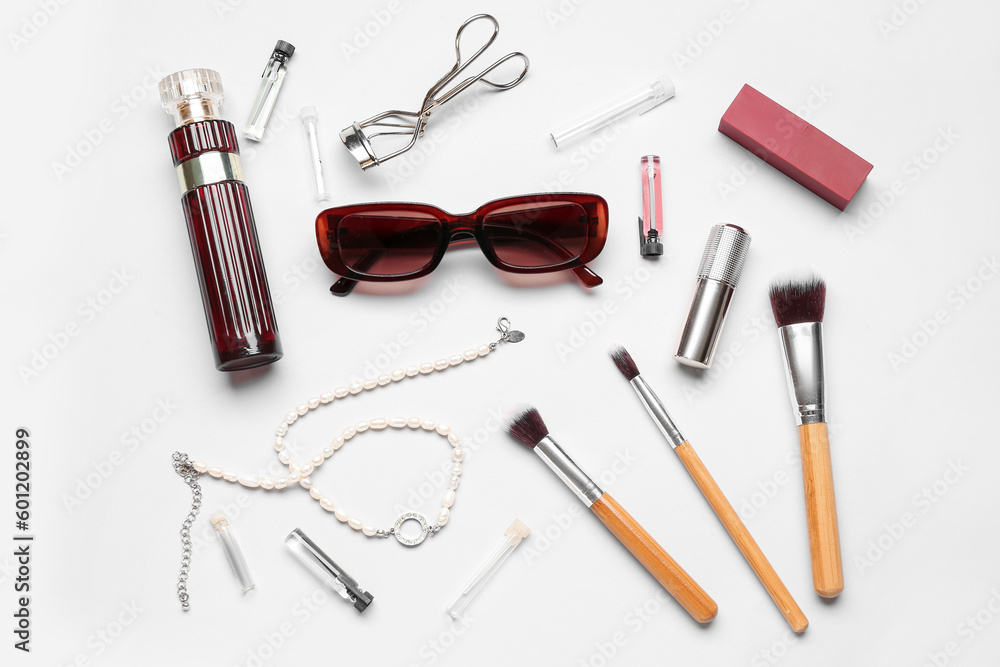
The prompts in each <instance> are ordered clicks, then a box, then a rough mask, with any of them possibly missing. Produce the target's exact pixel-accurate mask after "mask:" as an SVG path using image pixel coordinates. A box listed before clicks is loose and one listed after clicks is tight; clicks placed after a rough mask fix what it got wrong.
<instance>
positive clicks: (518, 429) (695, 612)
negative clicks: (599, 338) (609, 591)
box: [507, 408, 719, 623]
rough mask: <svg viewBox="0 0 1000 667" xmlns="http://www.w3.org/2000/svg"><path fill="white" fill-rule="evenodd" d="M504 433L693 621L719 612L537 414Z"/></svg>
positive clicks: (522, 417) (520, 418)
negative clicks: (530, 452)
mask: <svg viewBox="0 0 1000 667" xmlns="http://www.w3.org/2000/svg"><path fill="white" fill-rule="evenodd" d="M507 432H508V433H510V435H511V437H513V438H514V439H515V440H519V441H521V442H522V443H524V444H525V445H527V446H528V447H529V448H531V449H532V450H533V451H534V452H535V453H536V454H538V457H539V458H540V459H542V460H543V461H545V463H546V465H548V466H549V467H550V468H552V471H553V472H554V473H555V474H556V475H558V476H559V479H561V480H562V481H563V482H564V483H565V484H566V486H568V487H569V488H570V490H572V491H573V493H575V494H576V496H577V497H578V498H579V499H580V500H582V501H583V503H584V504H585V505H587V507H589V508H590V509H591V510H592V511H593V512H594V514H596V515H597V518H598V519H600V520H601V522H602V523H603V524H604V525H605V526H606V527H607V529H608V530H610V531H611V533H612V534H613V535H614V536H615V537H617V538H618V541H619V542H621V543H622V544H623V545H625V548H626V549H628V550H629V551H630V552H631V553H632V555H633V556H635V558H636V560H638V561H639V562H640V563H642V566H643V567H645V568H646V570H647V571H648V572H649V573H650V574H652V575H653V576H654V577H656V580H657V581H659V582H660V584H661V585H662V586H663V587H664V588H665V589H667V592H668V593H670V594H671V595H672V596H674V599H675V600H677V602H679V603H680V605H681V606H682V607H684V609H685V610H687V612H688V613H689V614H691V616H692V617H693V618H694V620H696V621H698V622H699V623H708V622H709V621H711V620H712V619H713V618H715V615H716V614H717V613H718V611H719V607H718V605H717V604H715V600H713V599H712V598H710V597H709V596H708V593H706V592H705V591H704V590H702V588H701V586H699V585H698V584H697V583H696V582H695V580H694V579H692V578H691V575H689V574H688V573H687V572H685V571H684V570H683V568H681V566H680V565H678V564H677V562H676V561H675V560H674V559H673V558H671V557H670V554H668V553H667V552H666V551H664V549H663V547H661V546H660V545H659V544H657V543H656V540H654V539H653V538H652V537H651V536H650V534H649V533H647V532H646V530H645V529H644V528H643V527H642V526H640V525H639V523H638V522H637V521H636V520H635V519H633V518H632V517H631V516H630V515H629V513H628V512H626V511H625V510H624V508H622V506H621V505H619V504H618V501H616V500H615V499H614V498H612V497H611V495H610V494H607V493H605V492H604V491H602V490H601V488H600V487H599V486H597V484H595V483H594V480H592V479H590V477H588V476H587V474H586V473H584V472H583V470H581V469H580V467H579V466H577V465H576V463H574V462H573V459H571V458H570V457H569V455H568V454H567V453H566V452H565V451H563V449H562V447H560V446H559V445H558V444H557V443H556V441H555V440H553V439H552V436H550V435H549V429H548V428H547V427H546V426H545V422H543V421H542V416H541V415H540V414H538V410H536V409H534V408H527V409H525V410H524V411H522V412H521V413H519V414H518V415H517V416H515V417H514V418H513V419H512V420H511V421H510V423H509V424H508V425H507Z"/></svg>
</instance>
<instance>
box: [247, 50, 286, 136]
mask: <svg viewBox="0 0 1000 667" xmlns="http://www.w3.org/2000/svg"><path fill="white" fill-rule="evenodd" d="M293 53H295V47H294V46H292V45H291V44H289V43H288V42H286V41H284V40H281V39H279V40H278V43H277V44H275V45H274V51H272V52H271V58H270V60H268V61H267V65H266V66H265V67H264V73H263V74H261V75H260V87H259V88H258V89H257V99H255V100H254V102H253V108H251V109H250V115H249V116H247V122H246V125H244V126H243V136H245V137H246V138H247V139H252V140H254V141H260V140H261V138H262V137H263V136H264V130H265V129H266V128H267V121H268V120H270V119H271V112H272V111H274V104H275V103H276V102H277V101H278V93H279V92H281V84H282V83H284V81H285V73H286V72H287V71H288V61H289V59H290V58H291V57H292V54H293Z"/></svg>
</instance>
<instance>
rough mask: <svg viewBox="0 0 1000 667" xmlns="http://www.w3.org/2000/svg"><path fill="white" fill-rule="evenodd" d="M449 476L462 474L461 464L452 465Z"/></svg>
mask: <svg viewBox="0 0 1000 667" xmlns="http://www.w3.org/2000/svg"><path fill="white" fill-rule="evenodd" d="M451 474H452V475H456V476H457V475H461V474H462V464H461V463H456V464H455V465H453V466H452V467H451Z"/></svg>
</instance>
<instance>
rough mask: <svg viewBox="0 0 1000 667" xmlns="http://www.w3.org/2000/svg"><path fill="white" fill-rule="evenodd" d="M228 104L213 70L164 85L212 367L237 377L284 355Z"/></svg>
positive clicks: (183, 73) (168, 80) (181, 76)
mask: <svg viewBox="0 0 1000 667" xmlns="http://www.w3.org/2000/svg"><path fill="white" fill-rule="evenodd" d="M223 99H224V94H223V90H222V80H221V79H220V77H219V73H218V72H216V71H215V70H210V69H188V70H183V71H180V72H175V73H174V74H171V75H170V76H167V77H165V78H164V79H163V80H162V81H160V102H161V104H162V105H163V109H164V111H166V112H167V113H169V114H170V115H171V116H173V118H174V121H175V122H176V124H177V129H175V130H174V131H173V132H171V133H170V135H169V137H168V138H167V140H168V143H169V145H170V153H171V155H172V156H173V160H174V167H176V168H177V178H178V181H179V182H180V186H181V206H182V208H183V209H184V217H185V218H186V219H187V226H188V234H189V235H190V237H191V250H192V252H193V254H194V265H195V270H196V271H197V273H198V283H199V285H200V287H201V298H202V302H203V303H204V306H205V319H206V320H207V321H208V331H209V335H210V336H211V339H212V347H213V350H214V352H215V367H216V368H217V369H219V370H220V371H238V370H243V369H247V368H254V367H255V366H263V365H265V364H270V363H273V362H275V361H277V360H278V359H280V358H281V355H282V352H281V341H280V339H279V338H278V325H277V323H276V322H275V319H274V308H273V305H272V303H271V294H270V292H269V291H268V287H267V276H266V275H265V273H264V260H263V258H262V257H261V254H260V244H259V242H258V240H257V229H256V227H255V226H254V220H253V210H252V209H251V207H250V193H249V191H248V190H247V186H246V185H245V184H244V183H243V168H242V165H241V164H240V149H239V146H238V145H237V143H236V130H235V128H234V127H233V124H232V123H230V122H229V121H225V120H222V119H221V118H219V107H220V105H221V104H222V100H223Z"/></svg>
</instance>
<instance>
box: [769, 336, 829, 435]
mask: <svg viewBox="0 0 1000 667" xmlns="http://www.w3.org/2000/svg"><path fill="white" fill-rule="evenodd" d="M778 337H779V338H780V340H781V353H782V354H781V358H782V360H783V361H784V362H785V375H786V377H787V378H788V395H789V397H790V398H791V400H792V410H793V411H794V412H795V423H796V424H798V425H799V426H802V425H803V424H818V423H820V422H825V421H826V387H825V384H826V380H825V376H824V368H823V323H822V322H800V323H798V324H788V325H785V326H783V327H779V328H778Z"/></svg>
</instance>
